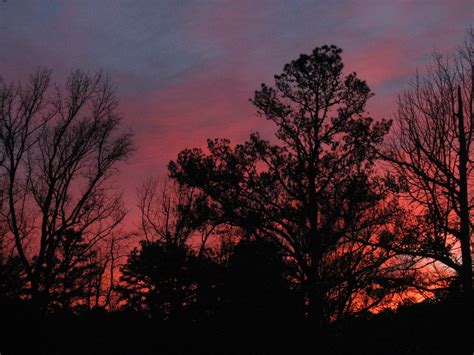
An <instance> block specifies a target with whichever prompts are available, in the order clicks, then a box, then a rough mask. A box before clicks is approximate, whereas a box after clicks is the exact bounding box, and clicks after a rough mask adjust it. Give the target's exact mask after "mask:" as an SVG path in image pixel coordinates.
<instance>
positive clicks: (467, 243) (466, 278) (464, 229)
mask: <svg viewBox="0 0 474 355" xmlns="http://www.w3.org/2000/svg"><path fill="white" fill-rule="evenodd" d="M458 126H459V197H460V198H459V212H460V213H459V216H460V237H461V238H460V239H461V240H460V242H461V255H462V271H461V280H462V289H463V295H464V299H465V302H466V306H467V307H469V311H470V308H471V307H470V306H471V302H472V256H471V231H470V224H471V222H470V218H469V217H470V215H469V196H468V191H469V190H468V181H467V164H468V161H469V152H468V148H467V144H466V132H465V129H464V113H463V105H462V97H461V88H460V87H458Z"/></svg>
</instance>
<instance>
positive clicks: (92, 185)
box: [0, 69, 132, 312]
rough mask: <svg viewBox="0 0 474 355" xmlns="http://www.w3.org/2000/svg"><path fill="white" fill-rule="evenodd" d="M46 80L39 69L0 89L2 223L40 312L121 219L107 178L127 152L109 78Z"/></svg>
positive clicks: (128, 146)
mask: <svg viewBox="0 0 474 355" xmlns="http://www.w3.org/2000/svg"><path fill="white" fill-rule="evenodd" d="M50 77H51V74H50V71H48V70H45V69H40V70H38V71H37V72H36V73H34V74H32V75H31V76H30V78H29V82H28V83H26V84H7V83H5V82H3V81H2V82H1V83H0V156H1V161H0V174H1V179H2V184H3V186H4V188H5V190H4V191H5V192H4V194H5V199H4V200H5V202H4V207H3V208H2V211H1V218H2V222H3V224H4V225H5V226H7V233H6V235H5V238H7V239H9V240H12V241H13V242H14V244H15V251H16V254H17V255H18V257H19V259H20V261H21V263H22V266H23V269H24V272H25V276H26V280H25V281H26V284H27V286H28V292H29V294H30V297H31V300H32V301H33V303H35V304H36V305H37V307H38V308H40V309H42V311H43V312H45V311H46V310H47V309H48V307H49V306H50V305H51V301H52V297H51V293H52V292H53V290H56V289H59V288H60V287H61V286H60V284H61V285H62V287H63V289H64V285H65V282H66V281H67V283H68V284H69V285H71V284H72V283H75V282H76V281H79V279H80V278H82V277H84V276H85V275H83V273H82V272H80V271H79V269H77V268H78V267H79V268H82V266H79V264H82V265H83V266H84V265H85V264H84V263H88V261H86V260H85V259H87V258H88V257H89V256H91V255H92V254H91V253H92V251H91V250H92V249H94V248H98V247H99V246H100V244H101V243H102V241H103V240H105V239H110V238H112V237H113V231H114V229H115V228H116V227H117V226H118V224H119V223H120V222H121V221H122V219H123V216H124V211H123V208H122V205H121V197H120V194H116V195H115V196H114V195H113V194H111V193H109V189H110V186H111V185H110V182H111V179H110V178H111V176H112V175H113V173H114V171H115V170H116V166H117V163H118V162H119V161H122V160H123V159H125V158H126V157H127V156H128V154H129V152H130V150H131V148H132V146H131V135H130V134H129V133H120V131H119V126H120V122H121V116H120V114H119V113H118V111H117V100H116V98H115V96H114V90H113V88H112V86H111V84H110V82H109V80H108V78H106V77H105V76H104V75H102V74H100V73H98V74H94V75H89V74H86V73H84V72H81V71H75V72H73V73H72V74H71V75H70V76H69V77H68V79H67V81H66V85H65V87H64V88H61V87H60V86H58V85H56V86H54V87H52V86H51V84H50V81H51V80H50ZM90 265H91V264H90ZM70 268H76V271H75V272H72V269H70ZM82 270H84V269H82ZM89 270H90V268H89ZM72 278H74V279H75V280H74V281H73V280H72ZM69 287H70V286H69ZM67 288H68V287H67ZM77 288H80V286H79V285H78V286H77ZM68 292H69V291H68ZM63 295H64V293H63ZM53 298H54V297H53ZM68 302H69V301H68Z"/></svg>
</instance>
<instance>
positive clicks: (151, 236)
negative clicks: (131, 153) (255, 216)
mask: <svg viewBox="0 0 474 355" xmlns="http://www.w3.org/2000/svg"><path fill="white" fill-rule="evenodd" d="M137 199H138V208H139V210H140V215H141V218H140V221H141V223H140V232H141V233H142V234H143V237H144V238H145V239H146V240H147V241H150V242H156V241H158V242H161V243H164V244H168V245H176V246H182V245H184V244H188V245H189V246H193V247H195V248H196V249H197V250H196V251H197V253H198V254H199V255H201V254H202V253H203V252H205V251H206V248H207V246H208V241H209V238H210V237H211V236H212V234H213V232H215V230H216V225H215V224H211V223H210V221H211V218H210V216H209V215H208V214H206V212H205V211H203V209H206V208H207V206H206V204H205V203H202V202H203V201H200V200H198V195H197V194H196V191H194V190H193V189H192V188H188V187H186V186H184V185H179V184H178V183H176V182H175V181H173V180H169V179H167V178H164V179H157V178H150V179H148V180H147V181H146V182H145V183H144V184H143V185H142V186H141V187H140V188H139V189H138V191H137ZM190 244H192V245H190Z"/></svg>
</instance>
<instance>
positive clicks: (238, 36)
mask: <svg viewBox="0 0 474 355" xmlns="http://www.w3.org/2000/svg"><path fill="white" fill-rule="evenodd" d="M473 19H474V2H472V0H449V1H448V0H444V1H443V0H419V1H415V0H411V1H410V0H390V1H389V0H387V1H384V0H380V1H376V0H374V1H342V0H340V1H335V0H334V1H331V0H326V1H288V0H273V1H245V0H239V1H237V0H234V1H217V0H207V1H112V0H111V1H106V0H102V1H93V0H90V1H89V0H87V1H73V0H71V1H51V0H44V1H35V2H33V1H13V0H7V1H4V2H1V3H0V30H1V34H0V48H2V51H1V54H0V68H1V71H0V75H1V76H2V77H4V78H6V79H11V80H17V79H19V78H21V77H23V76H24V75H25V74H26V73H28V72H30V71H31V70H33V69H35V68H36V67H37V66H39V65H41V66H47V67H50V68H52V69H53V70H54V72H53V73H54V75H55V79H56V80H57V81H61V80H62V79H63V78H64V76H65V75H66V73H68V72H69V71H70V70H72V69H76V68H80V69H86V70H98V69H103V70H104V71H106V72H108V73H109V74H110V75H111V77H112V79H113V81H114V82H115V84H116V85H117V88H118V95H119V100H120V103H121V106H120V107H121V110H122V112H123V113H124V116H125V125H126V126H128V127H130V128H132V130H133V131H134V132H135V139H136V145H137V151H136V152H135V154H134V156H133V157H132V158H131V159H130V161H129V163H128V165H127V166H126V167H124V168H123V169H122V174H121V176H120V177H119V183H120V185H121V186H122V188H123V189H124V191H125V196H126V201H127V204H128V205H129V206H130V207H129V209H131V210H133V208H134V205H135V201H134V196H135V188H136V187H137V186H138V185H139V184H140V182H141V181H143V180H144V179H146V178H147V177H148V176H149V175H160V174H163V173H164V172H165V169H166V164H167V162H168V161H169V160H170V159H173V158H175V157H176V154H177V153H178V152H179V151H180V150H181V149H183V148H186V147H195V146H203V145H204V144H205V143H206V139H207V138H217V137H227V138H230V139H231V140H232V141H233V142H237V141H243V140H244V139H245V138H246V137H247V136H248V135H249V133H251V132H253V131H259V132H261V134H262V135H263V136H267V137H268V136H269V135H270V134H271V131H272V130H271V126H269V124H268V123H267V122H266V121H265V120H264V119H262V118H257V117H256V116H255V110H254V108H253V107H252V106H251V104H250V103H249V102H248V98H250V97H251V96H252V94H253V92H254V90H255V89H256V88H258V86H259V85H260V83H262V82H266V83H271V82H272V78H273V75H274V74H277V73H279V72H280V71H281V69H282V67H283V65H284V64H285V63H287V62H289V61H290V60H292V59H295V58H297V57H298V55H299V54H300V53H308V52H310V51H311V50H312V49H313V48H314V47H316V46H320V45H323V44H336V45H338V46H340V47H342V48H343V49H344V52H343V59H344V61H345V64H346V69H347V70H348V71H356V72H357V73H358V74H359V76H360V77H361V78H362V79H365V80H366V81H367V82H368V84H369V86H370V87H371V88H372V90H373V91H374V92H375V94H376V96H375V97H374V98H373V99H371V103H370V105H369V111H370V113H371V114H372V115H373V116H374V117H375V118H380V117H390V116H391V115H392V113H393V111H394V108H395V100H396V95H397V93H398V92H400V91H401V90H403V88H405V87H406V86H407V83H408V81H409V79H410V77H411V76H412V75H413V73H414V72H415V70H416V69H417V67H422V66H423V65H424V63H425V62H426V61H427V59H428V58H429V55H430V54H431V52H432V51H433V48H435V47H436V48H437V49H439V50H441V51H450V50H452V49H453V48H454V47H455V46H456V44H457V43H459V42H460V41H461V40H462V38H463V35H464V31H465V30H466V29H467V28H468V26H469V25H470V24H472V22H473Z"/></svg>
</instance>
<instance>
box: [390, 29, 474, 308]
mask: <svg viewBox="0 0 474 355" xmlns="http://www.w3.org/2000/svg"><path fill="white" fill-rule="evenodd" d="M473 40H474V33H473V31H472V29H471V30H470V31H468V33H467V36H466V41H465V43H464V45H463V46H462V47H461V48H459V50H458V51H457V53H456V54H455V55H454V56H453V57H452V58H449V57H443V56H442V55H441V54H439V53H435V55H434V58H433V61H432V63H431V64H430V66H429V67H428V70H427V72H426V73H425V74H423V75H421V74H417V75H416V77H415V78H414V80H413V81H412V83H411V87H410V89H408V90H406V91H405V92H404V93H403V94H402V95H400V96H399V99H398V113H397V115H396V123H397V129H396V130H395V131H394V135H393V139H392V140H391V141H390V142H389V146H388V148H387V149H386V150H385V152H384V158H385V159H386V160H387V161H388V162H390V163H391V167H392V168H393V171H394V172H395V174H396V176H397V178H398V180H399V181H400V183H401V185H402V186H403V188H404V192H405V193H404V195H406V196H408V197H409V198H410V201H411V203H412V204H413V205H412V206H415V208H413V211H412V213H414V214H415V215H416V216H417V222H418V223H419V228H418V232H417V233H416V235H414V236H413V237H412V238H410V239H404V240H403V243H398V244H396V245H393V246H392V247H393V248H394V249H395V248H396V249H398V250H399V251H401V252H403V251H405V252H406V253H407V254H411V255H418V256H421V257H425V258H426V259H428V260H433V261H435V262H437V263H441V264H444V265H445V266H447V267H448V268H450V269H452V270H454V271H455V272H456V273H458V275H460V279H461V284H462V290H463V293H464V295H465V297H466V301H467V306H468V309H469V310H470V309H471V307H472V306H471V304H472V303H471V302H472V257H471V245H472V236H473V224H472V220H473V211H474V200H473V197H472V196H471V195H472V193H473V185H472V181H473V178H474V175H473V171H474V169H473V168H474V166H473V158H472V157H473V147H474V144H473V143H474V121H473V120H474V118H473V97H474V86H473V66H474V42H473ZM470 196H471V197H470ZM458 248H460V250H461V253H460V254H461V258H460V260H459V257H458V255H459V254H458Z"/></svg>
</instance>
